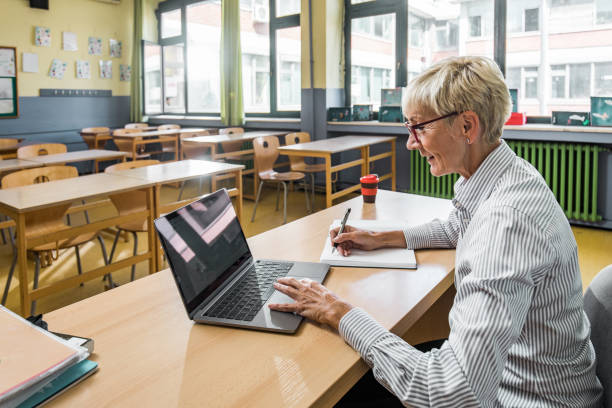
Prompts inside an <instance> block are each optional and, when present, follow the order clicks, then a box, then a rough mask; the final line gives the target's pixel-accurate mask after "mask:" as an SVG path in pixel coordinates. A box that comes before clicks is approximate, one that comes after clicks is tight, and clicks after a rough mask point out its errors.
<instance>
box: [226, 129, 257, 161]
mask: <svg viewBox="0 0 612 408" xmlns="http://www.w3.org/2000/svg"><path fill="white" fill-rule="evenodd" d="M239 133H244V129H243V128H241V127H233V128H225V129H219V134H220V135H235V134H239ZM243 144H244V141H242V140H237V141H235V142H225V143H221V147H222V148H223V153H231V152H235V151H238V150H242V145H243ZM225 160H227V161H240V162H246V161H248V160H253V155H251V154H243V155H240V154H238V155H236V156H229V157H226V158H225Z"/></svg>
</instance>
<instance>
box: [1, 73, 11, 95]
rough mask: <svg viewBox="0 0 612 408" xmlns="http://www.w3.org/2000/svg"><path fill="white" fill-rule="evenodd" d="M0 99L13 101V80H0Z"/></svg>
mask: <svg viewBox="0 0 612 408" xmlns="http://www.w3.org/2000/svg"><path fill="white" fill-rule="evenodd" d="M0 99H13V80H12V79H11V78H0Z"/></svg>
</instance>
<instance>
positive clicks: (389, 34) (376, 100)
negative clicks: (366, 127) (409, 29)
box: [350, 14, 396, 110]
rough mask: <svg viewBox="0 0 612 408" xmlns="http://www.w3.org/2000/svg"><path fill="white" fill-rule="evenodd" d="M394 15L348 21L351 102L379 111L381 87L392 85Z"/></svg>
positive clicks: (393, 76)
mask: <svg viewBox="0 0 612 408" xmlns="http://www.w3.org/2000/svg"><path fill="white" fill-rule="evenodd" d="M395 60H396V59H395V14H381V15H376V16H369V17H361V18H354V19H352V20H351V54H350V61H351V69H350V71H351V92H350V94H351V104H368V105H370V104H371V105H373V108H374V109H375V110H378V107H379V105H380V95H381V92H380V90H381V89H382V88H392V87H395V75H394V73H395Z"/></svg>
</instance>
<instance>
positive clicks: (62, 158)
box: [25, 149, 128, 173]
mask: <svg viewBox="0 0 612 408" xmlns="http://www.w3.org/2000/svg"><path fill="white" fill-rule="evenodd" d="M127 155H128V154H127V153H126V152H118V151H116V150H98V149H92V150H78V151H74V152H67V153H57V154H48V155H44V156H36V157H29V158H27V159H25V160H28V161H31V162H34V163H37V164H39V165H40V166H61V165H64V164H66V163H76V162H82V161H90V160H93V161H94V172H95V173H97V172H98V162H99V161H105V160H121V161H122V162H124V161H125V156H127Z"/></svg>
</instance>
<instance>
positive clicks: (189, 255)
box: [155, 189, 251, 314]
mask: <svg viewBox="0 0 612 408" xmlns="http://www.w3.org/2000/svg"><path fill="white" fill-rule="evenodd" d="M155 227H156V229H157V232H158V234H159V236H160V240H161V241H162V244H163V247H164V251H165V252H166V257H167V259H168V263H169V264H170V267H171V269H172V273H173V274H174V277H175V279H176V283H177V286H178V287H179V291H180V292H181V297H182V298H183V302H184V303H185V307H186V308H187V313H188V314H191V312H192V311H193V310H194V309H195V308H197V307H198V306H199V305H200V303H202V301H203V300H204V299H206V297H208V296H209V295H210V294H212V293H213V292H214V291H215V289H217V288H218V287H219V286H221V285H222V284H223V283H224V282H225V281H226V280H227V279H229V278H230V277H231V276H232V274H233V273H234V272H235V271H236V270H237V269H238V268H239V267H240V265H241V264H242V263H243V262H244V261H245V260H247V259H249V258H250V257H251V252H250V251H249V247H248V245H247V242H246V238H245V236H244V233H243V232H242V228H241V226H240V223H239V222H238V218H237V217H236V212H235V211H234V207H233V206H232V203H231V201H230V198H229V196H228V195H227V191H226V190H225V189H222V190H219V191H217V192H215V193H212V194H209V195H207V196H206V197H203V198H202V199H200V200H198V201H195V202H193V203H191V204H189V205H187V206H185V207H182V208H180V209H178V210H176V211H174V212H172V213H170V214H167V215H166V216H164V217H160V218H158V219H157V220H155Z"/></svg>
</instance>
